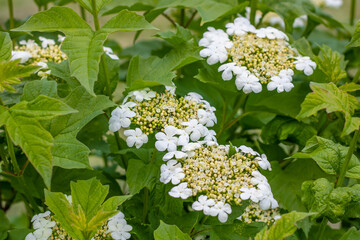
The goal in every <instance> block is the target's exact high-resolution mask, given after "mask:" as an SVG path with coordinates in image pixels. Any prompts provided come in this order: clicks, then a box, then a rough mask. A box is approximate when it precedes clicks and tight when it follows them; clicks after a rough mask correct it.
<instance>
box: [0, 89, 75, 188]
mask: <svg viewBox="0 0 360 240" xmlns="http://www.w3.org/2000/svg"><path fill="white" fill-rule="evenodd" d="M73 112H74V110H73V109H72V108H70V107H69V106H68V105H66V104H65V103H63V102H61V101H60V100H57V99H53V98H50V97H46V96H42V95H40V96H38V97H37V98H36V99H34V100H33V101H31V102H27V101H22V102H20V103H18V104H16V105H14V106H13V107H12V108H10V109H9V110H2V111H0V125H2V124H5V126H6V129H7V131H8V132H9V135H10V138H11V140H12V141H13V142H14V143H15V144H16V145H19V146H20V147H21V148H22V150H23V151H24V153H25V154H26V156H27V157H28V159H29V161H30V162H31V163H32V165H33V166H34V167H35V169H36V170H37V171H38V172H39V174H40V175H41V176H42V177H43V179H44V182H45V184H46V186H47V187H50V181H51V174H52V165H53V157H52V155H51V147H52V146H53V141H54V139H53V137H52V136H51V134H50V133H49V132H48V131H47V130H45V129H44V128H43V126H42V125H41V124H40V122H39V120H44V119H51V118H55V117H57V116H60V115H66V114H69V113H73Z"/></svg>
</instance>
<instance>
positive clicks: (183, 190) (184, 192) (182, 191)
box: [169, 182, 192, 199]
mask: <svg viewBox="0 0 360 240" xmlns="http://www.w3.org/2000/svg"><path fill="white" fill-rule="evenodd" d="M169 195H170V196H172V197H174V198H182V199H187V198H188V197H190V196H192V191H191V189H190V188H188V187H187V182H183V183H180V184H179V185H178V186H176V187H173V188H172V189H171V190H170V192H169Z"/></svg>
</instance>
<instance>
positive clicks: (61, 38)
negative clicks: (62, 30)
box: [58, 34, 65, 42]
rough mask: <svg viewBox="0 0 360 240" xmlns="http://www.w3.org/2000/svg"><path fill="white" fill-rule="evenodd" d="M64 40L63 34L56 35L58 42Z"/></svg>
mask: <svg viewBox="0 0 360 240" xmlns="http://www.w3.org/2000/svg"><path fill="white" fill-rule="evenodd" d="M64 40H65V36H62V35H60V34H59V35H58V42H63V41H64Z"/></svg>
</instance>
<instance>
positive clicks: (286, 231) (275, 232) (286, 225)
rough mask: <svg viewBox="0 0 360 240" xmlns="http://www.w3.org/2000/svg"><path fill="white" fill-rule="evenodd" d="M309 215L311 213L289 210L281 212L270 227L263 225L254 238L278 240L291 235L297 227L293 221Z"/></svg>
mask: <svg viewBox="0 0 360 240" xmlns="http://www.w3.org/2000/svg"><path fill="white" fill-rule="evenodd" d="M310 215H313V213H303V212H290V213H287V214H283V215H281V218H280V219H278V220H276V222H275V224H274V225H272V226H271V227H270V228H267V227H265V228H264V229H263V230H262V231H261V232H260V233H258V234H256V236H255V240H278V239H284V238H286V237H288V236H291V235H292V234H293V233H294V232H295V231H296V229H297V227H296V225H295V223H296V222H297V221H300V220H302V219H304V218H306V217H307V216H310Z"/></svg>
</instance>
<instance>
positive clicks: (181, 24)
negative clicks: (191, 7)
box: [180, 8, 185, 27]
mask: <svg viewBox="0 0 360 240" xmlns="http://www.w3.org/2000/svg"><path fill="white" fill-rule="evenodd" d="M184 23H185V9H184V8H182V9H180V26H182V27H183V26H184Z"/></svg>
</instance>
